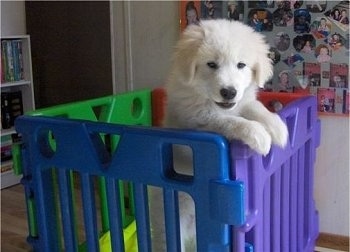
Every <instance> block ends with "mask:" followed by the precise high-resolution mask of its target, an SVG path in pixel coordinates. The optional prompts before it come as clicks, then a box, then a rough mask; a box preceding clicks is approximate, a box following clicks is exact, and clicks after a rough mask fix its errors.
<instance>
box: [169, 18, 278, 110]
mask: <svg viewBox="0 0 350 252" xmlns="http://www.w3.org/2000/svg"><path fill="white" fill-rule="evenodd" d="M268 53H269V46H268V44H267V43H266V42H265V39H264V36H263V35H262V34H260V33H257V32H255V31H254V30H253V29H252V28H250V27H248V26H246V25H244V24H242V23H241V22H235V21H228V20H207V21H202V22H201V23H200V24H199V25H191V26H189V27H187V28H186V30H185V31H184V33H183V34H182V37H181V39H180V40H179V42H178V44H177V48H176V52H175V57H174V67H173V76H176V79H177V80H178V81H179V82H180V83H182V85H188V86H191V87H193V88H194V89H196V91H197V92H198V93H200V94H201V95H203V96H206V98H208V99H211V100H212V101H213V102H215V103H216V104H217V105H218V106H219V107H221V108H224V109H229V108H233V107H234V105H235V104H237V103H238V102H239V101H240V100H241V99H242V97H243V95H244V93H245V91H246V90H247V89H248V88H249V89H251V88H252V87H255V88H257V87H263V86H264V84H265V82H266V81H267V80H268V79H269V78H271V76H272V63H271V60H270V58H269V57H268Z"/></svg>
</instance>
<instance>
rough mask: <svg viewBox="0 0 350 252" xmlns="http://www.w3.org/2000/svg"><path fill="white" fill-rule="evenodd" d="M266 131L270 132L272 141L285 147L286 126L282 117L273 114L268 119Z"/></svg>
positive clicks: (286, 138)
mask: <svg viewBox="0 0 350 252" xmlns="http://www.w3.org/2000/svg"><path fill="white" fill-rule="evenodd" d="M267 131H268V132H269V133H270V134H271V138H272V142H273V143H274V144H276V145H278V146H280V147H285V146H286V145H287V141H288V128H287V126H286V124H285V123H284V122H283V121H282V119H281V118H280V117H279V116H278V115H277V114H275V115H274V118H273V120H271V121H270V123H269V125H268V127H267Z"/></svg>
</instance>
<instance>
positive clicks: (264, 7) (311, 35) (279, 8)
mask: <svg viewBox="0 0 350 252" xmlns="http://www.w3.org/2000/svg"><path fill="white" fill-rule="evenodd" d="M348 15H349V1H315V0H313V1H295V0H294V1H293V0H290V1H278V0H275V1H203V0H202V1H200V0H197V1H181V2H180V20H181V22H180V24H181V30H183V29H185V28H186V26H187V25H190V24H198V23H199V21H200V20H201V19H217V18H225V19H229V20H236V21H240V22H243V23H245V24H247V25H249V26H251V27H252V28H253V29H254V30H255V31H257V32H261V33H263V34H264V35H265V36H266V40H267V41H268V43H269V44H270V46H271V48H270V54H269V57H270V58H271V59H272V61H273V64H274V77H273V78H272V80H271V81H269V82H268V83H266V85H265V89H264V90H265V91H274V92H295V93H305V94H312V95H315V96H317V101H318V111H319V112H320V113H321V114H329V115H347V116H348V115H349V94H350V91H349V16H348Z"/></svg>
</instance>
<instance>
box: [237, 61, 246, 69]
mask: <svg viewBox="0 0 350 252" xmlns="http://www.w3.org/2000/svg"><path fill="white" fill-rule="evenodd" d="M237 67H238V69H242V68H244V67H245V64H244V63H243V62H239V63H238V64H237Z"/></svg>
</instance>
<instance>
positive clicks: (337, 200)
mask: <svg viewBox="0 0 350 252" xmlns="http://www.w3.org/2000/svg"><path fill="white" fill-rule="evenodd" d="M314 195H315V200H316V207H317V209H318V211H319V215H320V230H321V232H327V233H332V234H339V235H346V236H348V235H349V118H347V117H334V116H329V117H327V116H322V117H321V145H320V147H319V149H318V151H317V161H316V167H315V193H314Z"/></svg>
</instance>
